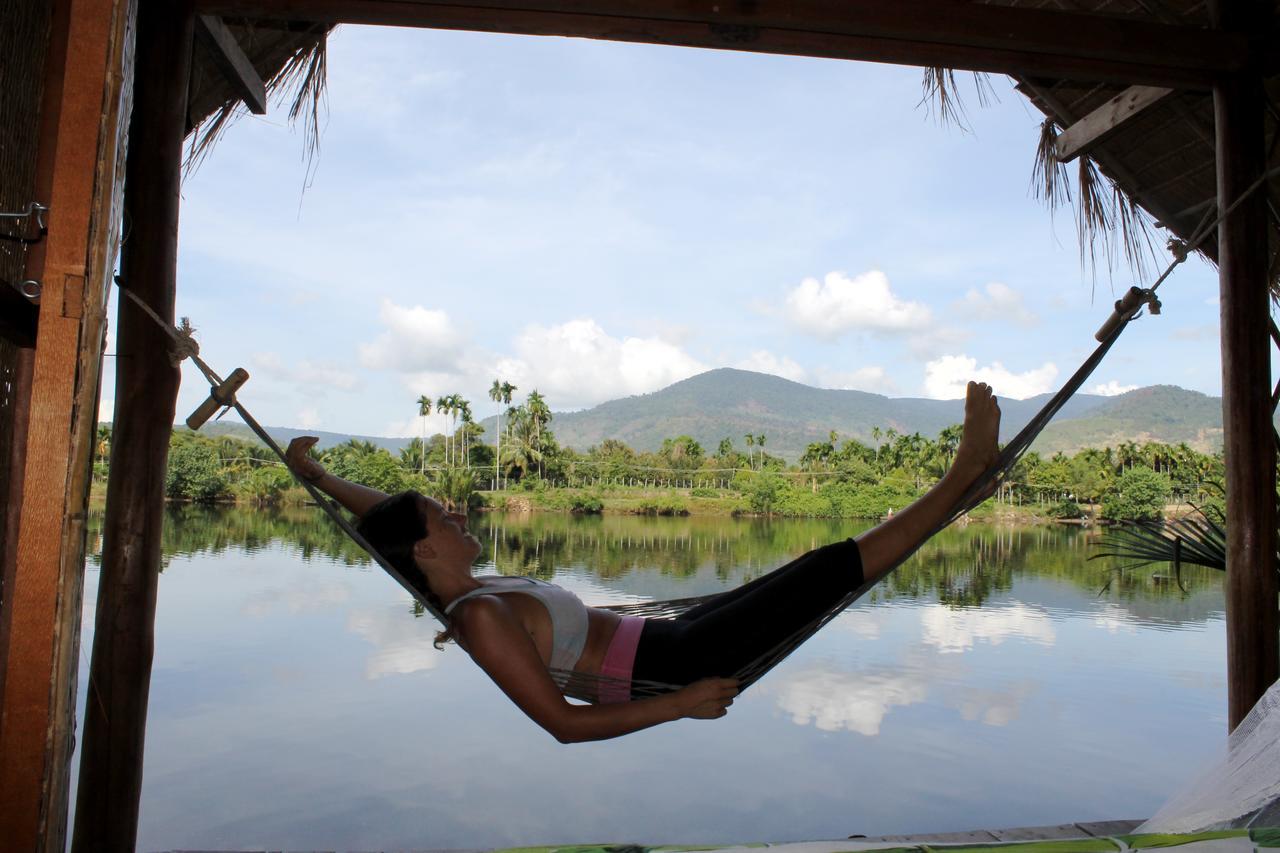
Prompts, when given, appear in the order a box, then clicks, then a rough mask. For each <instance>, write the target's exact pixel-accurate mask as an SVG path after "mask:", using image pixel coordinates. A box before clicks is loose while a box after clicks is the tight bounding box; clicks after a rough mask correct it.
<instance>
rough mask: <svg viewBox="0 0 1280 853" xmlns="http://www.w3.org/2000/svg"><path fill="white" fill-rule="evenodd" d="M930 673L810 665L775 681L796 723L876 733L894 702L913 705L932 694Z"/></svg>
mask: <svg viewBox="0 0 1280 853" xmlns="http://www.w3.org/2000/svg"><path fill="white" fill-rule="evenodd" d="M929 681H930V679H929V677H928V675H927V674H926V673H923V672H919V671H916V670H912V671H908V672H903V673H893V672H876V673H869V674H865V675H864V674H859V673H852V672H836V671H834V670H830V669H820V668H816V667H809V668H808V669H805V670H802V671H801V672H797V673H796V674H794V675H792V676H790V677H789V678H786V679H785V680H783V681H782V683H781V684H779V685H777V686H775V690H776V691H777V693H778V707H780V708H781V709H782V710H784V711H786V712H787V713H788V714H790V715H791V721H792V722H793V723H795V724H796V725H801V726H806V725H809V724H810V723H812V724H813V725H815V726H817V727H818V728H819V729H821V730H822V731H825V732H836V731H840V730H841V729H847V730H848V731H851V732H857V733H858V734H861V735H866V736H868V737H872V736H874V735H877V734H879V733H880V723H881V722H882V721H883V720H884V718H885V716H886V715H887V714H888V713H889V709H890V708H892V707H893V706H895V705H913V704H915V703H916V702H921V701H923V700H924V698H925V697H926V696H927V695H928V693H929Z"/></svg>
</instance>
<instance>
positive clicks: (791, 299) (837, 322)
mask: <svg viewBox="0 0 1280 853" xmlns="http://www.w3.org/2000/svg"><path fill="white" fill-rule="evenodd" d="M784 310H785V313H786V315H787V318H788V319H789V320H790V321H791V322H792V323H793V324H794V325H795V326H797V327H798V328H800V329H802V330H804V331H806V332H811V333H813V334H815V335H819V336H821V337H826V338H834V337H836V336H838V335H841V334H843V333H845V332H850V331H855V330H865V331H877V332H906V331H917V330H920V329H923V328H925V327H927V326H928V325H929V324H930V323H931V322H932V321H933V317H932V314H931V313H930V311H929V308H928V306H926V305H924V304H922V303H920V302H911V301H904V300H902V299H899V298H898V297H897V296H895V295H894V294H893V291H892V290H891V289H890V287H889V278H888V276H886V275H885V274H884V273H882V272H880V271H879V270H870V271H869V272H864V273H861V274H859V275H857V276H854V277H853V278H850V277H849V276H848V275H847V274H845V273H842V272H830V273H827V274H826V276H824V277H823V279H822V281H821V282H819V281H818V280H817V279H816V278H806V279H805V280H804V281H802V282H800V284H798V285H796V286H795V287H794V288H792V289H791V290H790V291H789V292H788V293H787V297H786V304H785V307H784Z"/></svg>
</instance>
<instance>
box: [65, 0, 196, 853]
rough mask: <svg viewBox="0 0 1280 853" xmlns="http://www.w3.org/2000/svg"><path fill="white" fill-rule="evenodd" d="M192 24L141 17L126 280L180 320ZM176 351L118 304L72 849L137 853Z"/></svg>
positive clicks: (158, 10) (181, 7)
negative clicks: (110, 422)
mask: <svg viewBox="0 0 1280 853" xmlns="http://www.w3.org/2000/svg"><path fill="white" fill-rule="evenodd" d="M194 30H195V15H194V13H193V11H192V9H191V6H190V4H189V3H186V2H182V0H149V2H145V3H143V4H142V6H141V9H140V11H139V15H138V38H137V45H138V55H137V61H136V70H137V73H136V82H135V87H136V89H135V93H134V96H135V104H134V111H133V121H132V123H131V124H130V127H129V152H128V161H127V165H126V180H125V207H126V209H127V211H128V219H129V223H130V235H131V238H130V240H129V242H128V243H127V244H126V246H125V249H124V253H123V255H122V257H121V265H120V269H121V277H122V279H123V281H124V282H125V283H126V285H127V286H128V287H129V288H130V289H131V290H132V291H133V292H134V293H135V294H137V295H139V296H140V297H142V298H143V299H144V300H145V301H146V302H147V303H148V304H149V305H150V306H151V308H152V309H153V310H155V311H156V313H157V314H159V315H160V316H161V317H164V318H167V319H169V320H172V318H173V310H174V297H175V292H174V291H175V283H176V278H177V250H178V212H179V205H180V190H181V183H182V143H183V137H184V135H185V131H186V111H187V110H186V108H187V81H188V79H189V77H190V65H191V49H192V41H193V38H194ZM169 350H170V347H169V339H168V337H167V336H166V335H165V334H164V331H163V330H162V329H161V328H160V327H159V326H157V325H156V324H155V323H154V322H153V321H152V320H151V318H150V317H148V316H147V315H146V314H144V313H143V312H142V311H141V310H140V309H139V308H137V307H136V306H135V305H134V303H133V302H132V301H131V300H128V299H125V298H121V299H120V300H119V321H118V334H117V345H116V359H115V362H116V398H115V421H114V425H113V431H112V441H111V470H110V474H109V480H108V482H107V508H106V513H105V517H104V520H103V540H102V568H101V571H100V573H99V580H98V608H97V620H96V622H95V623H94V636H93V653H92V657H91V659H90V663H89V690H88V692H89V693H90V695H92V696H93V697H94V699H93V701H91V702H89V703H88V704H87V706H86V708H85V715H84V734H83V736H82V738H81V754H80V784H79V787H78V789H77V795H76V816H75V826H74V828H73V831H72V843H71V849H72V850H73V851H75V853H87V851H114V850H133V849H134V847H135V842H136V839H137V825H138V803H139V797H140V794H141V790H142V758H143V747H144V742H145V735H146V719H147V700H148V696H149V691H150V679H151V662H152V656H153V652H154V642H155V640H154V633H155V625H154V623H155V607H156V593H157V588H158V585H159V576H160V534H161V527H162V524H163V518H164V475H165V467H166V461H167V458H168V451H169V436H170V433H171V431H172V427H173V420H174V414H175V404H176V400H177V393H178V381H179V371H178V368H177V367H176V366H175V365H173V364H172V363H171V362H170V359H169V358H168V353H169Z"/></svg>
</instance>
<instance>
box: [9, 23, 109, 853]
mask: <svg viewBox="0 0 1280 853" xmlns="http://www.w3.org/2000/svg"><path fill="white" fill-rule="evenodd" d="M132 14H133V6H132V3H131V2H129V0H57V2H55V3H54V4H53V6H52V14H51V25H50V28H49V32H50V36H49V49H48V52H47V54H46V62H45V69H46V73H45V87H44V97H43V101H42V104H41V108H40V109H41V112H40V122H41V132H40V147H39V154H38V157H37V166H36V193H37V195H39V196H42V198H41V201H46V202H47V203H48V205H49V214H48V225H49V232H48V236H47V237H46V238H45V240H44V242H43V243H42V244H40V245H39V246H37V247H35V249H34V250H33V251H32V253H31V254H30V255H29V256H28V262H27V273H28V274H29V275H31V277H32V278H34V279H38V280H40V281H41V282H42V284H43V292H42V295H41V300H40V314H39V326H38V333H37V336H36V341H35V348H34V351H33V352H32V355H31V365H30V382H29V391H30V400H29V403H28V404H27V406H28V419H27V429H26V441H27V446H26V453H25V458H24V459H23V460H22V468H21V472H20V473H19V474H18V476H20V477H21V478H22V484H21V490H22V507H21V510H20V512H21V517H20V520H19V524H18V541H17V551H16V555H15V556H16V559H15V561H14V565H13V567H12V583H11V585H7V586H6V601H5V602H4V606H5V610H6V613H5V618H4V620H3V625H0V630H3V633H2V634H0V643H2V644H3V646H4V653H3V655H0V659H3V660H4V662H5V677H4V694H3V708H2V709H0V839H3V842H2V843H3V846H4V848H5V849H6V850H22V851H28V850H35V851H49V853H61V851H62V850H64V849H65V847H66V841H65V839H66V810H67V796H68V789H69V781H70V762H71V753H72V738H73V733H74V730H75V729H74V708H75V699H76V672H77V668H78V663H79V643H80V618H81V613H80V604H81V593H82V588H83V574H84V544H85V524H84V522H85V515H86V512H87V508H88V490H89V479H90V470H91V469H90V463H91V454H92V448H93V439H94V433H95V431H96V426H97V402H98V376H99V369H100V366H101V356H102V344H103V336H104V313H105V312H104V299H103V294H104V291H105V288H106V286H107V283H108V282H109V281H110V276H111V273H112V270H113V268H114V265H115V254H116V248H117V236H116V235H118V234H119V233H120V220H119V207H118V200H119V189H120V181H119V178H120V177H121V175H120V172H119V168H118V167H119V160H118V158H119V153H120V151H121V150H122V143H123V142H124V137H125V134H124V126H125V125H124V122H125V121H127V119H128V115H129V98H130V89H129V87H127V86H125V85H123V81H124V80H125V79H126V76H127V72H128V71H129V63H130V61H131V56H132V35H133V19H132ZM6 570H7V571H8V567H6Z"/></svg>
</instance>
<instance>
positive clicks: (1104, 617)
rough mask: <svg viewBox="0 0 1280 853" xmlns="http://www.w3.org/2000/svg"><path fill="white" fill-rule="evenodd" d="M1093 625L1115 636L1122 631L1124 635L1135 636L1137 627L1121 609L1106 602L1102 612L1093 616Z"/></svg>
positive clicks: (1130, 617)
mask: <svg viewBox="0 0 1280 853" xmlns="http://www.w3.org/2000/svg"><path fill="white" fill-rule="evenodd" d="M1093 624H1094V625H1096V626H1097V627H1099V628H1101V629H1102V630H1104V631H1106V632H1107V633H1108V634H1111V635H1115V634H1119V633H1120V632H1121V631H1123V632H1124V633H1126V634H1137V633H1138V626H1137V624H1136V623H1135V622H1134V619H1133V617H1132V616H1130V615H1129V614H1128V613H1127V612H1126V611H1125V609H1124V608H1123V607H1119V606H1118V605H1115V604H1112V603H1110V602H1107V603H1106V604H1104V605H1103V607H1102V610H1101V611H1100V612H1098V613H1097V614H1095V615H1094V617H1093Z"/></svg>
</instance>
